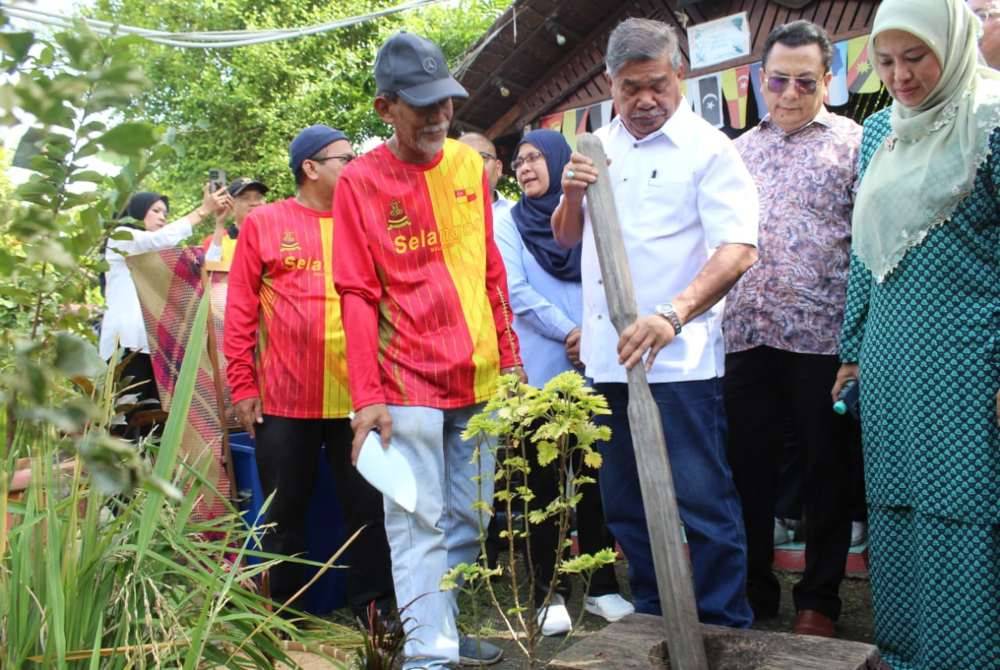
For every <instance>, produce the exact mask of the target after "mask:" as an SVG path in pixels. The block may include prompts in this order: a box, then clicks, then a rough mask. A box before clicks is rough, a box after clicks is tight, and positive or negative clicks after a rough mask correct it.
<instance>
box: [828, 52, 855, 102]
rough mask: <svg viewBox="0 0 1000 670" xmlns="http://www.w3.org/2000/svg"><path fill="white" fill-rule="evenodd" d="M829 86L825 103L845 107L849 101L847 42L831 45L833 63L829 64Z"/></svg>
mask: <svg viewBox="0 0 1000 670" xmlns="http://www.w3.org/2000/svg"><path fill="white" fill-rule="evenodd" d="M830 72H831V74H833V77H832V78H831V79H830V86H829V87H827V91H826V103H827V104H828V105H833V106H834V107H839V106H841V105H846V104H847V102H848V100H849V99H850V95H851V94H850V91H849V90H848V88H847V42H837V43H836V44H834V45H833V62H832V63H831V64H830Z"/></svg>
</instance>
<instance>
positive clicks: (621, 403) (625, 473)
mask: <svg viewBox="0 0 1000 670" xmlns="http://www.w3.org/2000/svg"><path fill="white" fill-rule="evenodd" d="M594 388H595V389H596V390H597V391H598V392H599V393H601V394H602V395H604V397H605V398H607V399H608V405H609V407H610V408H611V414H610V415H609V416H602V417H599V420H600V422H601V423H602V424H604V425H607V426H610V428H611V441H610V442H607V443H604V444H602V445H601V447H600V451H601V455H602V456H603V458H604V465H603V466H602V467H601V477H600V485H601V498H602V499H603V501H604V515H605V519H606V520H607V523H608V527H609V528H610V529H611V532H612V534H614V536H615V538H616V539H617V540H618V542H619V544H620V545H621V547H622V550H623V551H624V552H625V556H626V558H628V565H629V582H630V583H631V586H632V597H633V599H634V601H635V609H636V611H637V612H642V613H645V614H660V613H661V609H660V596H659V592H658V590H657V587H656V573H655V571H654V569H653V555H652V551H651V549H650V543H649V531H648V529H647V527H646V512H645V510H644V509H643V506H642V494H641V492H640V489H639V476H638V473H637V471H636V465H635V454H634V452H633V450H632V433H631V430H630V429H629V424H628V411H627V410H628V386H627V385H626V384H595V385H594ZM650 388H651V389H652V392H653V399H654V400H655V401H656V405H657V407H658V408H659V410H660V418H661V421H662V422H663V434H664V435H665V437H666V440H667V453H668V456H669V459H670V467H671V469H672V470H673V475H674V488H675V490H676V493H677V506H678V509H679V511H680V517H681V521H682V522H683V523H684V531H685V534H686V536H687V543H688V549H689V551H690V555H691V568H692V572H693V576H694V592H695V597H696V599H697V601H698V618H699V619H700V620H701V621H702V622H704V623H711V624H718V625H722V626H731V627H734V628H746V627H748V626H750V624H751V623H752V621H753V614H752V612H751V610H750V605H749V604H748V603H747V597H746V574H747V548H746V536H745V534H744V531H743V516H742V512H741V510H740V499H739V496H738V495H737V493H736V487H735V486H734V484H733V476H732V473H731V472H730V470H729V463H728V462H727V460H726V414H725V405H724V402H723V395H722V380H721V379H718V378H716V379H708V380H703V381H691V382H674V383H667V384H651V385H650Z"/></svg>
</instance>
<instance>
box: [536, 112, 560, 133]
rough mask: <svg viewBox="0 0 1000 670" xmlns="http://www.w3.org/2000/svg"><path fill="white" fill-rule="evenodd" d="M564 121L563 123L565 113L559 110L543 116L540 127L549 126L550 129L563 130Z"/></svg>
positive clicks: (539, 122)
mask: <svg viewBox="0 0 1000 670" xmlns="http://www.w3.org/2000/svg"><path fill="white" fill-rule="evenodd" d="M562 123H563V113H562V112H559V113H557V114H549V115H548V116H543V117H542V118H541V119H539V121H538V127H539V128H548V129H549V130H554V131H556V132H561V131H562Z"/></svg>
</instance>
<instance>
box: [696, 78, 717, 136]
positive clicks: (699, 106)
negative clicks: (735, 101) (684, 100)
mask: <svg viewBox="0 0 1000 670" xmlns="http://www.w3.org/2000/svg"><path fill="white" fill-rule="evenodd" d="M719 79H720V78H719V74H718V73H715V74H706V75H705V76H704V77H698V78H697V79H694V80H692V82H691V84H692V89H693V91H694V93H695V94H694V97H695V98H696V102H695V108H694V111H695V113H697V114H698V115H700V116H701V118H703V119H705V120H706V121H708V122H709V123H710V124H712V125H713V126H715V127H716V128H721V127H722V126H723V125H724V124H723V121H722V96H721V93H722V88H721V82H720V81H719Z"/></svg>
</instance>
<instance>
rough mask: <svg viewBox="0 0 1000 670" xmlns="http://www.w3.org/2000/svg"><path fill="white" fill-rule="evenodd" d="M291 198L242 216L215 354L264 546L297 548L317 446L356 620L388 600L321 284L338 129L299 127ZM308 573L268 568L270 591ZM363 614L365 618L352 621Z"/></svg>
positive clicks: (338, 332) (331, 307)
mask: <svg viewBox="0 0 1000 670" xmlns="http://www.w3.org/2000/svg"><path fill="white" fill-rule="evenodd" d="M289 155H290V160H289V167H290V168H291V170H292V172H293V173H294V174H295V181H296V183H297V184H298V187H297V189H296V194H295V196H293V197H291V198H288V199H286V200H282V201H280V202H275V203H272V204H269V205H264V206H262V207H257V208H256V209H254V210H253V211H252V212H251V213H250V214H249V216H247V218H246V220H245V221H244V222H243V226H242V228H241V229H240V237H239V240H240V243H239V244H238V245H237V246H236V254H235V257H234V259H233V265H232V270H231V271H230V275H229V293H228V298H227V301H226V319H225V337H224V344H223V347H224V352H225V355H226V360H227V362H228V365H227V369H226V376H227V377H228V380H229V386H230V389H231V391H232V399H233V407H234V409H235V411H236V416H237V418H238V419H239V421H240V423H241V424H242V425H243V427H244V429H245V430H246V431H247V432H248V433H250V435H251V436H252V437H254V439H255V440H256V445H255V456H256V459H257V470H258V473H259V474H260V482H261V488H262V489H263V494H264V496H265V497H266V496H269V495H271V493H272V492H273V493H274V498H273V500H272V501H271V506H270V508H269V509H268V521H269V522H272V523H275V524H276V526H275V528H274V529H272V530H269V531H268V533H267V534H265V536H264V541H263V544H264V550H265V551H269V552H274V553H276V554H282V555H285V556H291V555H294V554H299V553H302V552H304V551H305V549H306V537H305V536H306V510H307V508H308V506H309V500H310V497H311V496H312V490H313V485H314V483H315V479H316V467H317V459H318V458H319V452H320V448H321V447H323V446H324V445H325V447H326V460H327V461H328V463H329V465H330V467H331V468H332V472H333V476H334V480H335V482H336V489H337V497H338V499H339V501H340V506H341V509H342V510H343V514H344V525H345V526H346V529H347V534H348V536H350V535H351V534H353V533H354V532H355V531H356V530H358V529H359V528H361V527H362V526H367V527H366V528H365V529H364V531H363V532H362V533H361V535H360V536H359V537H358V538H357V539H356V540H355V541H354V543H353V544H352V545H351V546H350V547H349V548H348V553H347V556H346V562H347V564H348V565H349V566H350V567H349V571H348V579H347V600H348V604H349V605H351V607H352V608H353V609H354V611H355V614H358V615H363V614H364V610H365V608H366V606H367V604H368V603H370V602H371V601H373V600H374V601H376V605H377V606H378V608H379V609H380V611H383V612H384V611H385V610H386V609H387V608H388V607H389V606H390V605H391V599H392V576H391V572H390V566H389V548H388V545H387V544H386V540H385V530H384V527H383V522H382V496H381V494H380V493H379V492H378V491H376V490H375V489H374V488H372V487H371V485H369V484H368V482H366V481H365V480H364V479H363V478H362V477H361V475H360V474H359V473H358V471H357V470H356V469H355V468H354V467H353V466H352V465H351V460H350V456H351V426H350V421H349V420H348V418H347V417H348V414H349V413H350V410H351V400H350V397H349V395H348V387H347V366H346V364H345V362H344V331H343V328H342V327H341V320H340V298H339V296H338V295H337V293H336V291H334V288H333V268H332V267H331V254H332V244H333V218H332V215H331V213H330V203H331V201H332V200H333V192H334V189H335V187H336V185H337V179H338V177H339V176H340V171H341V170H342V169H343V168H344V166H345V165H347V163H349V162H350V161H351V160H352V159H353V158H354V151H353V150H352V148H351V143H350V142H349V141H348V140H347V136H346V135H344V133H342V132H340V131H339V130H336V129H334V128H330V127H329V126H322V125H319V126H310V127H309V128H306V129H305V130H303V131H302V132H301V133H299V135H298V136H297V137H296V138H295V139H294V140H293V141H292V143H291V146H290V147H289ZM307 578H308V575H307V574H306V569H305V568H304V567H303V566H301V565H298V564H295V563H290V562H289V563H281V564H279V565H277V566H275V567H274V568H272V569H271V596H272V597H273V598H274V600H276V601H278V602H284V601H285V600H287V599H288V598H289V597H291V596H292V595H293V594H294V593H295V592H296V591H298V589H299V588H300V587H302V585H303V584H305V582H306V580H307ZM363 619H365V620H366V619H367V617H364V616H363Z"/></svg>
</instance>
